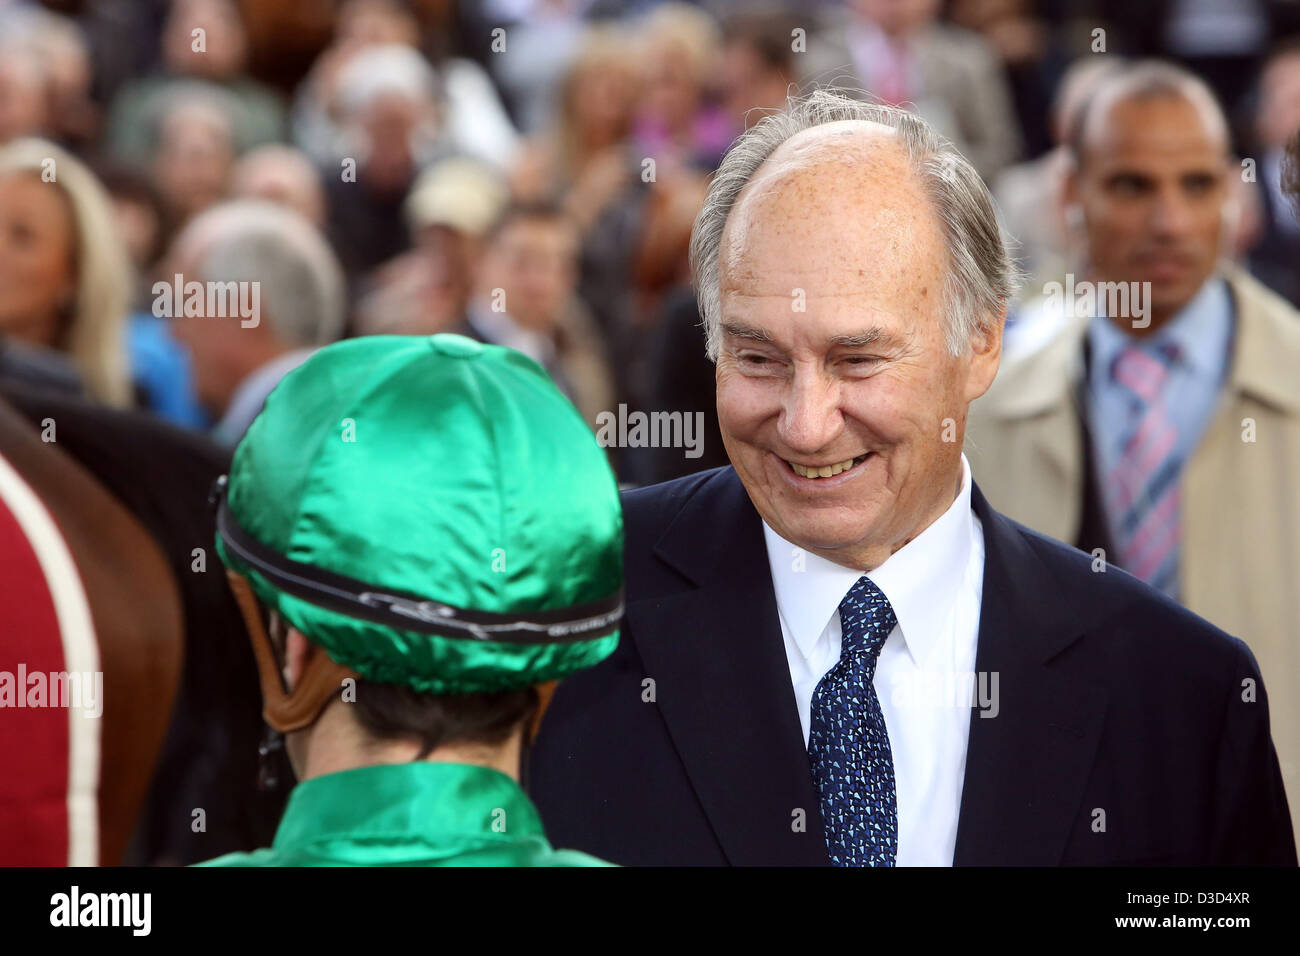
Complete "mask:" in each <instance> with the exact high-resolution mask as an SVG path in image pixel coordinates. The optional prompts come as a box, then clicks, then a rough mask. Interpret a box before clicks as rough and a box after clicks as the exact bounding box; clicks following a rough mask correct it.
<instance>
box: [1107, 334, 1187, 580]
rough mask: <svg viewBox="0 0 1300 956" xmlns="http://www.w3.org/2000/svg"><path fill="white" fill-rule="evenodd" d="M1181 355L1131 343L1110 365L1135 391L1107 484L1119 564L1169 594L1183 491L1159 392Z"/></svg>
mask: <svg viewBox="0 0 1300 956" xmlns="http://www.w3.org/2000/svg"><path fill="white" fill-rule="evenodd" d="M1177 358H1178V351H1177V347H1176V346H1174V345H1172V344H1166V345H1163V346H1161V348H1160V349H1159V350H1158V351H1157V353H1156V354H1152V353H1151V352H1147V351H1144V350H1142V349H1140V348H1137V347H1136V346H1127V347H1126V348H1125V349H1124V350H1123V351H1122V352H1121V353H1120V354H1119V356H1118V357H1117V358H1116V359H1115V362H1114V364H1113V365H1112V366H1111V374H1112V376H1113V377H1114V379H1115V381H1116V382H1118V383H1119V384H1120V385H1122V386H1124V387H1125V388H1126V389H1128V391H1129V392H1131V393H1132V395H1133V404H1134V407H1135V411H1136V414H1135V415H1134V418H1133V421H1132V425H1131V427H1130V429H1129V432H1128V435H1127V437H1126V438H1125V440H1124V445H1123V452H1122V453H1121V455H1120V460H1119V462H1118V463H1117V464H1116V465H1115V466H1114V467H1113V468H1112V469H1111V470H1110V474H1109V476H1108V480H1107V482H1106V488H1105V497H1106V504H1107V507H1108V510H1109V513H1110V515H1111V516H1112V518H1113V519H1114V521H1115V523H1114V527H1115V528H1116V529H1117V540H1116V542H1115V543H1116V546H1117V547H1118V548H1119V552H1120V554H1119V556H1120V564H1121V565H1122V566H1123V567H1124V568H1125V569H1126V570H1128V571H1129V572H1130V573H1132V574H1134V575H1136V576H1137V577H1139V578H1141V579H1142V580H1144V581H1146V582H1147V583H1149V584H1151V585H1153V586H1155V587H1157V588H1159V589H1161V590H1162V591H1165V592H1167V593H1173V591H1174V590H1175V586H1176V584H1177V576H1178V561H1177V557H1178V546H1179V543H1180V541H1181V537H1182V529H1181V526H1180V518H1181V491H1180V489H1179V484H1178V471H1179V468H1178V460H1177V457H1176V456H1175V454H1174V449H1175V447H1176V446H1177V444H1178V430H1177V429H1176V428H1175V426H1174V424H1173V422H1171V421H1170V420H1169V417H1168V415H1166V413H1165V409H1164V406H1163V405H1162V404H1161V402H1160V394H1161V392H1162V390H1163V389H1164V387H1165V384H1166V382H1167V381H1168V378H1169V373H1170V368H1171V366H1172V365H1173V363H1174V362H1175V361H1177Z"/></svg>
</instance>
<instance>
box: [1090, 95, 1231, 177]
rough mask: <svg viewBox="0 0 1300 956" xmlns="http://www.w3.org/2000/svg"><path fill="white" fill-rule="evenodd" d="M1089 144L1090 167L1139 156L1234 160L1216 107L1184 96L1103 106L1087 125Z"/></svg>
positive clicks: (1131, 99) (1123, 99)
mask: <svg viewBox="0 0 1300 956" xmlns="http://www.w3.org/2000/svg"><path fill="white" fill-rule="evenodd" d="M1083 145H1084V152H1085V160H1086V161H1087V162H1098V161H1105V160H1112V161H1113V160H1116V159H1119V158H1122V155H1123V154H1134V153H1139V152H1146V153H1160V154H1165V155H1167V156H1169V157H1170V158H1171V159H1172V158H1174V157H1181V158H1186V159H1197V160H1199V159H1201V158H1203V156H1204V154H1205V153H1207V152H1208V153H1213V154H1214V155H1215V156H1216V157H1219V156H1221V157H1222V158H1223V159H1225V160H1226V159H1227V156H1228V137H1227V128H1226V126H1224V124H1223V122H1222V120H1221V118H1220V116H1219V115H1218V114H1217V112H1216V110H1215V109H1214V107H1213V105H1212V104H1208V103H1201V102H1199V101H1198V100H1197V99H1194V98H1193V97H1191V96H1185V95H1180V94H1168V95H1161V96H1151V97H1136V96H1128V97H1117V98H1114V99H1110V100H1109V101H1107V102H1101V103H1098V104H1097V108H1096V110H1095V111H1094V112H1093V113H1092V115H1091V116H1089V118H1088V122H1087V125H1086V126H1085V130H1084V141H1083ZM1193 153H1196V154H1200V155H1195V156H1193V155H1190V154H1193Z"/></svg>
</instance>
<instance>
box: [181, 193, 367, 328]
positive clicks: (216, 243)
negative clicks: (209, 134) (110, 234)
mask: <svg viewBox="0 0 1300 956" xmlns="http://www.w3.org/2000/svg"><path fill="white" fill-rule="evenodd" d="M191 238H193V240H194V241H195V242H196V243H197V244H199V248H200V249H201V250H202V252H201V254H200V258H199V261H198V264H197V270H198V272H199V274H200V275H201V276H202V277H203V279H204V280H206V281H209V282H257V283H259V284H260V293H259V294H260V296H261V305H262V309H263V310H264V311H265V313H266V317H267V319H268V320H269V321H270V323H271V328H272V330H273V331H274V332H275V333H276V334H277V335H278V336H279V337H280V338H281V339H282V340H284V341H285V342H287V343H288V344H290V345H294V346H308V345H325V344H328V343H329V342H333V341H334V340H335V339H337V338H338V337H339V336H340V335H342V334H343V322H344V319H345V311H344V310H345V301H344V300H345V287H344V280H343V270H342V268H341V267H340V266H339V261H338V259H337V258H336V257H335V255H334V253H333V251H332V250H331V249H330V247H329V245H328V244H327V243H326V242H325V240H324V239H323V238H322V237H321V235H320V232H319V231H318V230H317V229H316V227H315V226H313V225H312V224H311V223H310V222H308V221H307V220H306V219H305V218H303V217H302V216H301V215H299V214H298V213H296V212H294V211H293V210H291V209H288V208H286V207H284V206H280V205H278V204H275V203H271V202H267V201H265V200H260V199H239V200H235V201H233V202H226V203H222V204H220V205H218V206H214V207H213V208H212V209H209V210H207V211H206V212H204V213H202V214H200V215H199V216H197V217H196V218H195V219H194V221H193V222H191V223H190V225H189V226H187V227H186V229H185V235H184V236H183V237H181V239H178V240H177V242H178V243H180V242H182V241H185V240H189V239H191Z"/></svg>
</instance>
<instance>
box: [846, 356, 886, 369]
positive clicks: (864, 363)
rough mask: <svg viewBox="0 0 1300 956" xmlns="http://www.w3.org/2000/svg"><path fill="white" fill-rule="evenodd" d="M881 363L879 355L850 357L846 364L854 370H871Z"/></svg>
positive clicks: (847, 357) (847, 358)
mask: <svg viewBox="0 0 1300 956" xmlns="http://www.w3.org/2000/svg"><path fill="white" fill-rule="evenodd" d="M879 361H880V356H879V355H849V356H846V357H845V359H844V362H845V363H846V364H848V365H851V366H853V367H854V368H870V367H871V366H873V365H875V364H876V363H877V362H879Z"/></svg>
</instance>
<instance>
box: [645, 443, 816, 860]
mask: <svg viewBox="0 0 1300 956" xmlns="http://www.w3.org/2000/svg"><path fill="white" fill-rule="evenodd" d="M655 553H656V555H657V556H658V557H659V558H660V559H662V560H663V561H665V562H666V563H667V564H669V565H670V566H671V567H673V568H675V569H676V570H677V571H678V572H679V573H681V574H682V575H683V576H684V577H686V578H687V579H688V580H689V581H690V582H691V583H692V585H694V586H693V587H687V588H684V589H683V590H681V591H678V592H676V593H672V594H668V595H665V596H662V597H657V598H649V599H644V600H639V601H635V602H632V603H630V604H629V606H628V609H627V617H628V632H629V633H630V634H631V635H632V636H633V639H634V640H635V641H636V646H637V650H638V652H639V653H640V656H641V660H642V662H643V663H644V665H645V668H646V676H647V677H650V678H652V679H653V680H654V681H655V694H656V701H657V704H658V706H659V708H660V712H661V713H662V715H663V718H664V721H665V722H666V723H667V726H668V731H669V734H670V736H671V737H672V740H673V744H674V746H675V747H676V749H677V752H678V754H679V755H680V756H681V758H682V762H683V764H684V765H685V767H686V772H687V774H688V776H689V777H690V781H691V785H692V787H693V788H694V789H695V793H696V795H697V796H698V797H699V800H700V803H701V805H702V806H703V808H704V811H705V813H706V814H707V815H708V818H709V822H710V824H711V825H712V827H713V830H714V832H715V834H716V835H717V838H718V842H719V843H720V844H721V845H722V848H723V851H724V853H725V854H726V856H727V860H728V862H730V863H732V864H734V865H791V864H793V865H815V864H825V863H827V857H826V842H825V838H824V837H823V834H822V826H821V811H820V809H819V803H818V799H817V794H816V791H815V789H814V787H813V783H812V775H811V771H810V770H809V766H808V752H807V749H806V747H805V745H804V740H803V731H802V729H801V728H800V725H799V716H798V710H797V708H796V705H795V699H794V689H793V687H792V685H791V681H790V670H789V665H788V663H787V661H786V656H785V646H784V642H783V639H782V637H781V627H780V621H779V618H778V612H777V608H776V598H775V595H774V592H773V588H772V580H771V572H770V570H769V568H768V563H767V551H766V545H765V543H764V539H763V533H762V525H761V523H760V521H759V518H758V514H757V512H756V511H755V510H754V508H753V505H752V504H751V503H750V501H749V497H748V496H747V495H746V493H745V490H744V487H743V486H742V485H741V483H740V480H739V478H738V477H737V476H736V473H735V471H734V470H732V469H731V468H724V469H721V470H719V471H718V472H716V473H715V474H714V475H713V476H712V477H711V478H710V479H708V480H707V481H706V482H704V484H703V485H701V486H700V488H699V489H698V490H697V492H696V493H695V494H694V495H693V496H692V497H691V498H690V499H688V500H687V501H686V503H685V504H684V505H683V507H682V510H681V511H680V512H679V513H678V515H677V518H676V519H675V520H674V521H673V523H672V524H671V525H670V526H669V528H668V529H667V531H666V532H665V533H664V535H663V537H662V538H661V539H660V541H659V543H658V545H657V547H656V549H655Z"/></svg>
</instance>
